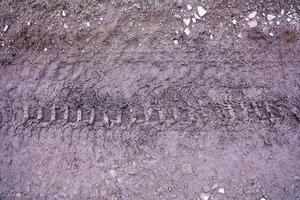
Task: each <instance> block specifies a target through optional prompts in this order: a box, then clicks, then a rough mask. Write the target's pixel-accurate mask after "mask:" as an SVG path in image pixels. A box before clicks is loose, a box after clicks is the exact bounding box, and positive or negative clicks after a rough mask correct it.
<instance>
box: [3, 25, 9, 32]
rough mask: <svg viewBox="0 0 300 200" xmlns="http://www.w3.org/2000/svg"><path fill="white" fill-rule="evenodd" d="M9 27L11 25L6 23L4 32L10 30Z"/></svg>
mask: <svg viewBox="0 0 300 200" xmlns="http://www.w3.org/2000/svg"><path fill="white" fill-rule="evenodd" d="M8 28H9V25H8V24H6V25H5V26H4V28H3V32H6V31H8Z"/></svg>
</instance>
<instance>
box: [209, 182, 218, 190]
mask: <svg viewBox="0 0 300 200" xmlns="http://www.w3.org/2000/svg"><path fill="white" fill-rule="evenodd" d="M218 187H219V185H218V184H217V183H215V184H213V185H212V186H211V188H210V189H211V190H215V189H217V188H218Z"/></svg>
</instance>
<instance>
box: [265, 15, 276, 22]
mask: <svg viewBox="0 0 300 200" xmlns="http://www.w3.org/2000/svg"><path fill="white" fill-rule="evenodd" d="M275 18H276V16H275V15H272V14H269V15H267V19H268V21H272V20H273V19H275Z"/></svg>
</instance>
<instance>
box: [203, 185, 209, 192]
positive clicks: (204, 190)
mask: <svg viewBox="0 0 300 200" xmlns="http://www.w3.org/2000/svg"><path fill="white" fill-rule="evenodd" d="M202 189H203V192H205V193H208V192H209V191H210V187H209V186H203V188H202Z"/></svg>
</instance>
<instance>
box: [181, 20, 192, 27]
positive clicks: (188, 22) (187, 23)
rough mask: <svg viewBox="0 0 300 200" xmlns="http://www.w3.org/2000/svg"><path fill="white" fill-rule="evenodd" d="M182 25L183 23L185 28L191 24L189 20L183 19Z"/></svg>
mask: <svg viewBox="0 0 300 200" xmlns="http://www.w3.org/2000/svg"><path fill="white" fill-rule="evenodd" d="M183 23H184V24H185V25H186V26H188V25H190V23H191V18H184V19H183Z"/></svg>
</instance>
